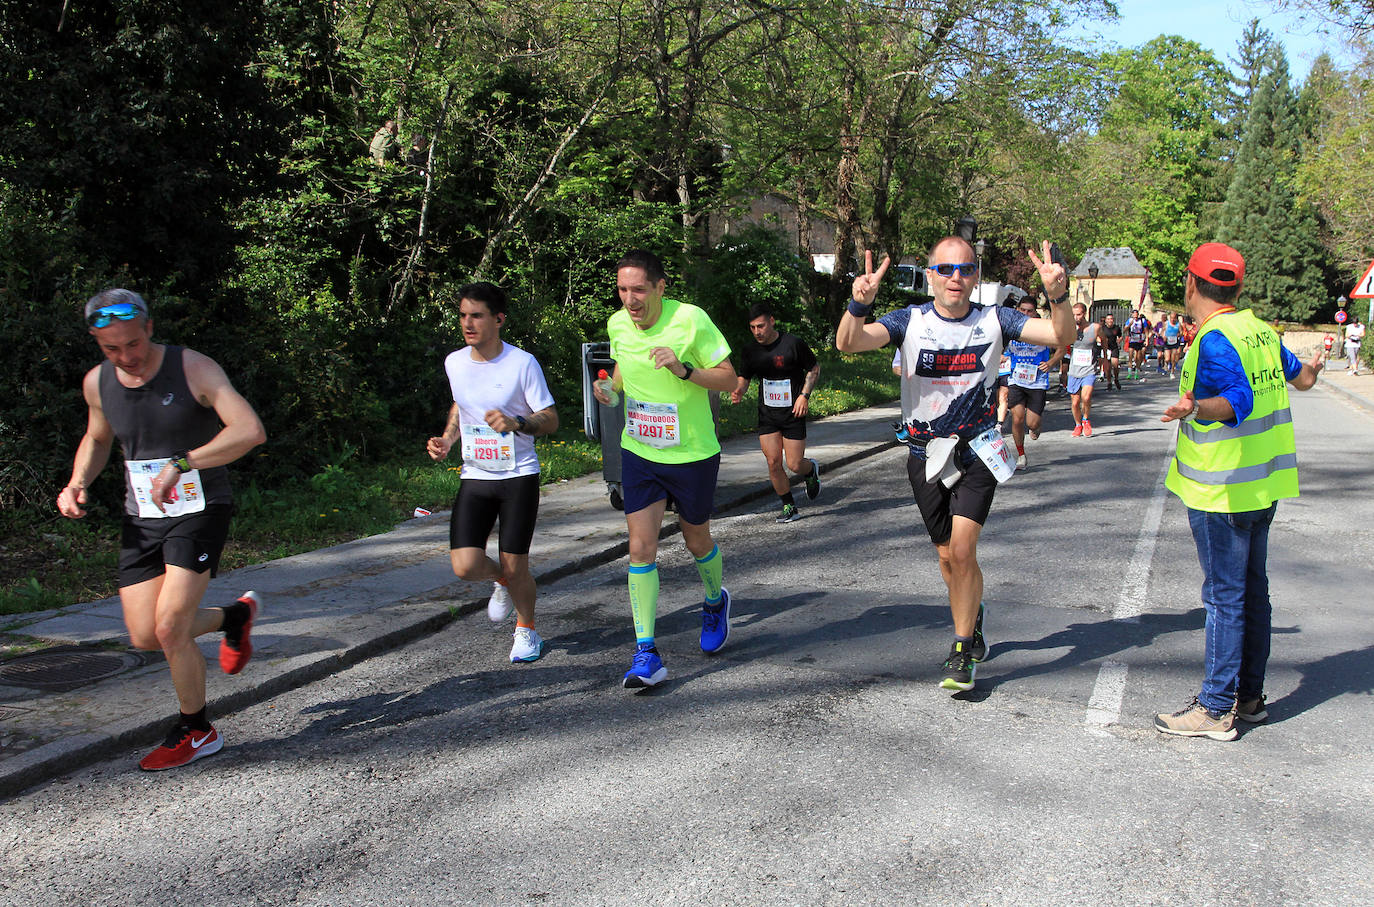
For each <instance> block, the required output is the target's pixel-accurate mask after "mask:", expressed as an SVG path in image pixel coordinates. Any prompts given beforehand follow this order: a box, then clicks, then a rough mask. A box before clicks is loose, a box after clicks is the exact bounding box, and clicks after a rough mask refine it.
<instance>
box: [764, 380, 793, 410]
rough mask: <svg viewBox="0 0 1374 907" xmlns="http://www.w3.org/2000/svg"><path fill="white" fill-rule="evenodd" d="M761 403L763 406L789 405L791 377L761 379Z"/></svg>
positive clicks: (790, 400) (790, 403)
mask: <svg viewBox="0 0 1374 907" xmlns="http://www.w3.org/2000/svg"><path fill="white" fill-rule="evenodd" d="M763 405H764V406H791V405H792V379H791V378H782V379H780V380H777V381H772V380H770V379H768V378H764V379H763Z"/></svg>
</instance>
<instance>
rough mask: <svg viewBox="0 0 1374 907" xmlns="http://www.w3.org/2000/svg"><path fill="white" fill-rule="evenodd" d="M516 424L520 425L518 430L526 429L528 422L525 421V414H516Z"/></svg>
mask: <svg viewBox="0 0 1374 907" xmlns="http://www.w3.org/2000/svg"><path fill="white" fill-rule="evenodd" d="M515 424H516V425H518V426H519V428H517V429H516V431H525V425H526V424H527V423H526V422H525V417H524V416H516V417H515Z"/></svg>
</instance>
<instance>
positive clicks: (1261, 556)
mask: <svg viewBox="0 0 1374 907" xmlns="http://www.w3.org/2000/svg"><path fill="white" fill-rule="evenodd" d="M1276 506H1277V505H1276V504H1270V505H1269V506H1268V507H1267V508H1265V509H1264V510H1251V511H1246V512H1245V513H1208V512H1206V511H1202V510H1193V509H1192V508H1189V509H1188V524H1189V525H1190V526H1191V527H1192V529H1193V541H1194V542H1196V543H1197V557H1198V561H1199V562H1200V563H1201V564H1202V604H1203V606H1204V607H1205V608H1206V609H1207V631H1206V638H1207V655H1206V659H1205V660H1204V669H1205V671H1206V676H1205V677H1204V678H1203V681H1202V693H1201V694H1200V695H1199V696H1198V701H1199V702H1201V703H1202V704H1203V706H1204V707H1206V708H1208V709H1210V710H1211V711H1213V712H1229V711H1230V710H1231V708H1232V706H1234V705H1235V702H1236V697H1237V696H1239V697H1240V698H1241V699H1254V698H1255V697H1257V696H1259V695H1260V693H1262V692H1263V691H1264V669H1265V666H1266V665H1267V664H1268V662H1269V627H1270V621H1271V618H1272V614H1273V611H1272V609H1271V608H1270V606H1269V575H1268V573H1267V572H1266V571H1265V560H1266V559H1267V558H1268V556H1269V524H1270V523H1272V522H1273V521H1274V509H1275V507H1276Z"/></svg>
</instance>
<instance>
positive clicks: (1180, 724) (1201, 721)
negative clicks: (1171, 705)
mask: <svg viewBox="0 0 1374 907" xmlns="http://www.w3.org/2000/svg"><path fill="white" fill-rule="evenodd" d="M1155 730H1157V731H1160V732H1161V733H1165V734H1177V735H1178V736H1180V737H1210V738H1211V739H1213V740H1235V739H1236V721H1235V712H1234V711H1232V712H1226V713H1225V714H1223V715H1221V716H1220V717H1215V718H1214V717H1213V716H1212V713H1211V712H1209V711H1207V710H1206V709H1205V708H1203V707H1202V703H1200V702H1198V701H1197V700H1196V699H1194V700H1193V701H1192V702H1190V703H1188V705H1187V706H1186V707H1184V708H1182V709H1179V710H1178V711H1177V712H1174V713H1173V714H1172V715H1156V716H1155Z"/></svg>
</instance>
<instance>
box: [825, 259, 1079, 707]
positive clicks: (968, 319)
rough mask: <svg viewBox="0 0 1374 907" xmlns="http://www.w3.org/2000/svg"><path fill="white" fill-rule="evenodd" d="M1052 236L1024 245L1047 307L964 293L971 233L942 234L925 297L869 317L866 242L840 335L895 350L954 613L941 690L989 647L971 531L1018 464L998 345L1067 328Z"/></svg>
mask: <svg viewBox="0 0 1374 907" xmlns="http://www.w3.org/2000/svg"><path fill="white" fill-rule="evenodd" d="M1050 248H1051V247H1050V244H1049V243H1048V242H1046V243H1045V244H1044V251H1043V254H1044V259H1045V260H1043V261H1042V260H1041V259H1040V258H1039V257H1037V256H1036V255H1035V253H1034V252H1031V253H1030V257H1031V260H1032V261H1033V262H1034V263H1035V265H1036V267H1037V268H1038V269H1039V271H1040V279H1041V280H1042V281H1043V282H1044V284H1045V288H1046V291H1047V292H1048V294H1049V296H1050V302H1051V313H1052V317H1051V318H1048V319H1046V318H1028V317H1027V316H1026V315H1025V314H1023V313H1021V312H1018V311H1016V310H1014V309H1008V308H1004V307H1001V306H987V307H984V306H981V305H975V304H973V303H971V302H970V301H969V299H970V296H971V295H972V293H973V289H974V287H975V286H977V281H978V277H979V275H978V263H977V255H976V254H975V253H974V251H973V247H972V246H971V245H969V243H968V242H967V241H966V240H964V239H962V238H960V237H957V236H947V237H945V238H944V239H942V240H940V241H939V242H937V243H936V244H935V245H934V247H933V248H932V249H931V250H930V256H929V264H928V267H927V269H926V276H927V278H928V280H929V283H930V288H931V292H932V294H933V296H934V298H933V300H932V301H930V302H927V303H924V304H922V305H919V306H918V305H913V306H908V307H907V308H905V309H898V310H897V311H895V312H891V313H889V314H887V315H885V316H883V317H882V318H881V319H879V320H878V321H876V322H874V323H872V324H866V323H865V319H866V318H867V317H868V315H869V313H870V312H871V311H872V307H873V302H874V300H875V299H876V298H877V295H878V287H879V285H880V283H881V281H882V278H883V275H884V274H885V273H886V272H887V268H888V264H889V261H888V259H884V260H883V263H882V265H881V266H880V267H879V268H878V270H877V271H874V270H873V257H872V254H871V253H870V254H869V255H868V256H867V268H866V270H865V273H863V274H861V275H859V276H858V277H856V278H855V279H854V286H853V299H852V300H851V301H850V303H849V308H848V310H847V311H846V312H845V315H844V317H843V318H842V319H841V320H840V326H839V329H838V331H837V332H836V335H835V345H836V347H838V348H839V349H840V350H841V351H842V352H862V351H864V350H874V349H879V348H881V347H884V346H887V345H888V344H889V343H893V344H896V345H898V346H900V347H901V350H902V386H903V387H902V391H903V393H902V399H903V401H904V405H903V412H902V418H903V429H902V434H903V436H904V439H905V440H907V442H908V445H909V446H910V448H911V456H910V457H909V458H908V459H907V476H908V478H909V479H910V481H911V487H912V491H913V492H914V494H915V496H916V504H917V506H918V507H919V508H920V511H921V518H922V520H923V521H924V522H925V526H926V531H927V532H928V533H929V535H930V540H931V542H933V543H934V544H935V549H936V552H937V553H938V555H939V558H940V572H941V574H942V575H943V576H944V579H945V584H946V586H947V587H948V591H949V607H950V612H951V614H952V615H953V618H954V643H953V645H951V647H950V652H949V657H948V658H947V659H946V660H945V662H944V664H943V666H942V667H941V675H942V676H941V679H940V686H941V687H942V688H943V689H946V690H953V691H964V690H971V689H973V684H974V672H975V670H976V665H977V662H979V661H981V660H982V659H983V658H984V657H986V655H987V642H986V640H985V639H984V637H983V632H982V613H983V609H982V597H983V573H982V571H981V570H980V569H979V567H978V558H977V547H978V536H979V533H981V532H982V529H983V523H984V521H985V520H986V519H987V515H988V511H989V510H990V508H991V506H992V498H993V492H994V491H995V490H996V488H997V484H998V482H999V481H1005V480H1006V479H1007V478H1010V476H1011V475H1012V473H1013V471H1014V470H1015V460H1014V458H1013V457H1012V455H1011V451H1010V449H1009V448H1008V447H1007V445H1006V443H1005V442H1004V441H1003V440H1002V436H1001V433H1000V432H999V431H998V430H997V425H996V411H997V394H996V391H995V388H996V386H997V364H998V361H999V360H1000V358H1001V355H1002V349H1003V346H1004V344H1005V343H1006V342H1007V341H1009V340H1017V339H1021V340H1025V341H1027V342H1028V343H1037V344H1042V345H1045V346H1050V345H1061V346H1062V345H1063V344H1066V343H1067V342H1068V341H1069V339H1070V338H1071V337H1072V336H1073V333H1072V332H1073V321H1072V316H1071V315H1070V313H1069V311H1068V309H1067V307H1066V306H1065V305H1064V303H1065V302H1066V301H1067V300H1068V298H1069V294H1068V278H1067V277H1066V276H1065V272H1064V267H1063V265H1062V264H1059V263H1057V262H1054V261H1052V260H1051V253H1050Z"/></svg>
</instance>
